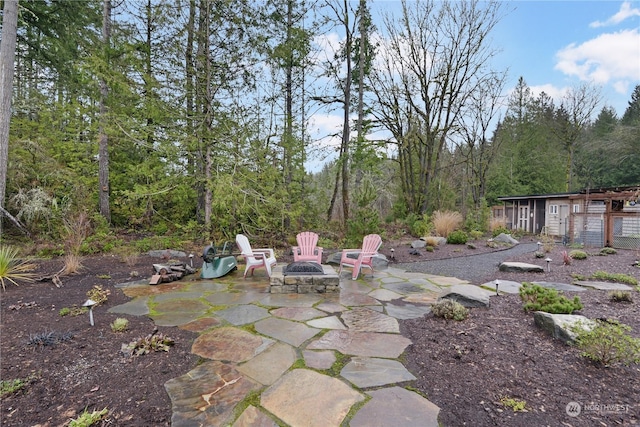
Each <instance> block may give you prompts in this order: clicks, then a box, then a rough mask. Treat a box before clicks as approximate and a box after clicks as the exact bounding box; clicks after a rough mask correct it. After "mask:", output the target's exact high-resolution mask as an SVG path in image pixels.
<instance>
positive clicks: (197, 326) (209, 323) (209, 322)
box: [180, 317, 220, 332]
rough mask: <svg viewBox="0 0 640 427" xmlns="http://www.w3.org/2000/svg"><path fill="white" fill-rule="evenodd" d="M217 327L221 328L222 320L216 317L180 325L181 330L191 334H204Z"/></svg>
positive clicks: (203, 318)
mask: <svg viewBox="0 0 640 427" xmlns="http://www.w3.org/2000/svg"><path fill="white" fill-rule="evenodd" d="M217 326H220V320H218V319H216V318H215V317H201V318H199V319H196V320H194V321H192V322H189V323H185V324H184V325H180V329H184V330H185V331H191V332H203V331H206V330H207V329H211V328H215V327H217Z"/></svg>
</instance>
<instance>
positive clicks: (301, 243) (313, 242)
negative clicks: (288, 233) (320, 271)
mask: <svg viewBox="0 0 640 427" xmlns="http://www.w3.org/2000/svg"><path fill="white" fill-rule="evenodd" d="M296 241H297V242H298V246H293V247H292V248H291V249H292V250H293V261H313V262H317V263H318V264H322V249H323V248H322V247H320V246H318V235H317V234H316V233H314V232H312V231H304V232H302V233H299V234H298V235H297V236H296Z"/></svg>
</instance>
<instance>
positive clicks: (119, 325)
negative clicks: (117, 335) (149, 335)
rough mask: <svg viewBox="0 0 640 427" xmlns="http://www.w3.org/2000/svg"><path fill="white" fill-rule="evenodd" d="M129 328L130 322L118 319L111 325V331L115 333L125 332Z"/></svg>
mask: <svg viewBox="0 0 640 427" xmlns="http://www.w3.org/2000/svg"><path fill="white" fill-rule="evenodd" d="M128 328H129V320H127V319H125V318H123V317H118V318H117V319H116V320H114V321H113V323H111V330H112V331H113V332H124V331H126V330H127V329H128Z"/></svg>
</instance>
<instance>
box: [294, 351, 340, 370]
mask: <svg viewBox="0 0 640 427" xmlns="http://www.w3.org/2000/svg"><path fill="white" fill-rule="evenodd" d="M302 357H304V363H305V364H306V365H307V366H308V367H310V368H313V369H329V368H330V367H332V366H333V364H334V363H335V362H336V355H335V353H334V352H333V351H328V350H327V351H311V350H304V351H303V352H302Z"/></svg>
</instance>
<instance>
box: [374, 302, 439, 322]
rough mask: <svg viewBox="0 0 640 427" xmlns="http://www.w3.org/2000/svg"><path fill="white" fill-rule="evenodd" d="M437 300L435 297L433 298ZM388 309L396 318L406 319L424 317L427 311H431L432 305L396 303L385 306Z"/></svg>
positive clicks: (390, 314)
mask: <svg viewBox="0 0 640 427" xmlns="http://www.w3.org/2000/svg"><path fill="white" fill-rule="evenodd" d="M433 302H435V298H434V299H433ZM385 309H386V310H387V314H388V315H389V316H391V317H394V318H396V319H401V320H406V319H417V318H418V317H422V316H424V315H425V314H427V313H430V312H431V306H429V305H414V304H403V305H395V304H387V305H386V306H385Z"/></svg>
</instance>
